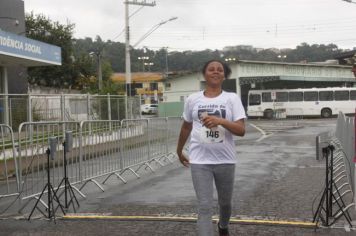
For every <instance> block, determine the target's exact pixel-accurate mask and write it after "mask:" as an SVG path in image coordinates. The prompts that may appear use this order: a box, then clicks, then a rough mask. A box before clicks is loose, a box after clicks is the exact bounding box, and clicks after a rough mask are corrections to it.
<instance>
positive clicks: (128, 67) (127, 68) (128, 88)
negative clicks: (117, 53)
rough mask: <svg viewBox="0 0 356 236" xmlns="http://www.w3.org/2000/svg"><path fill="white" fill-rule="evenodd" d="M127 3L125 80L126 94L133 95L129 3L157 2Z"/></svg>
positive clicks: (135, 0)
mask: <svg viewBox="0 0 356 236" xmlns="http://www.w3.org/2000/svg"><path fill="white" fill-rule="evenodd" d="M124 4H125V81H126V95H128V96H131V58H130V26H129V17H130V15H129V5H139V6H150V7H154V6H156V2H152V3H148V2H146V0H144V1H142V2H138V1H137V0H134V1H128V0H126V1H124Z"/></svg>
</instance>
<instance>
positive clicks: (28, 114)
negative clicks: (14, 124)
mask: <svg viewBox="0 0 356 236" xmlns="http://www.w3.org/2000/svg"><path fill="white" fill-rule="evenodd" d="M27 121H28V122H32V102H31V94H28V99H27Z"/></svg>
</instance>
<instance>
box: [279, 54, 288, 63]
mask: <svg viewBox="0 0 356 236" xmlns="http://www.w3.org/2000/svg"><path fill="white" fill-rule="evenodd" d="M277 57H278V58H279V60H281V61H282V62H283V61H284V60H285V59H286V58H287V55H278V56H277Z"/></svg>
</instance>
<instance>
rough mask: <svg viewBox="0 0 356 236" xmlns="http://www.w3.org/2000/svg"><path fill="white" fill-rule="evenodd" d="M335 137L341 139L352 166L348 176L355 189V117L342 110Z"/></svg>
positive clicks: (346, 156) (342, 146) (348, 161)
mask: <svg viewBox="0 0 356 236" xmlns="http://www.w3.org/2000/svg"><path fill="white" fill-rule="evenodd" d="M335 137H336V138H337V139H338V140H339V141H340V145H341V148H342V150H343V152H344V154H345V158H347V160H346V161H347V163H349V165H350V168H348V170H347V172H348V178H349V181H350V183H351V186H352V190H353V191H355V185H354V184H355V167H354V164H353V163H354V157H355V117H347V116H345V114H343V113H342V112H340V113H339V115H338V118H337V123H336V130H335Z"/></svg>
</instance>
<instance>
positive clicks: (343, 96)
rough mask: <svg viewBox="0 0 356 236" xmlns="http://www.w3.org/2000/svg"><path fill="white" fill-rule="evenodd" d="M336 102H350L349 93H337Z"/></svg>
mask: <svg viewBox="0 0 356 236" xmlns="http://www.w3.org/2000/svg"><path fill="white" fill-rule="evenodd" d="M334 95H335V101H345V100H349V91H347V90H345V91H335V92H334Z"/></svg>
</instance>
